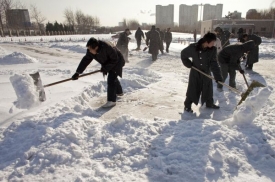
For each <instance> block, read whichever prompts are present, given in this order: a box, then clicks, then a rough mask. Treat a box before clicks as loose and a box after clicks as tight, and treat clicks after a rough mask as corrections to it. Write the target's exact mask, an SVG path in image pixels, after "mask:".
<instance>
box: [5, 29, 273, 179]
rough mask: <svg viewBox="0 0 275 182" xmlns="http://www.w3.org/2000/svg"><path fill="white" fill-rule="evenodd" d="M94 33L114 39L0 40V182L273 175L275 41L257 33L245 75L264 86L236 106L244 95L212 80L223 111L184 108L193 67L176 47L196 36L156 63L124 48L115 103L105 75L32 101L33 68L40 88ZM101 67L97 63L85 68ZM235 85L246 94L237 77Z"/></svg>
mask: <svg viewBox="0 0 275 182" xmlns="http://www.w3.org/2000/svg"><path fill="white" fill-rule="evenodd" d="M132 33H133V34H132V35H131V36H130V37H131V38H132V39H131V42H130V44H129V49H130V50H132V49H134V48H136V44H135V40H134V31H133V32H132ZM91 36H94V37H96V38H99V39H103V40H108V41H112V42H115V40H112V39H111V35H74V36H69V35H67V36H55V37H27V38H25V37H13V38H8V37H7V38H0V42H1V44H0V65H1V67H0V115H1V117H0V127H1V128H0V181H77V182H80V181H110V182H113V181H127V182H128V181H150V182H155V181H158V182H162V181H173V182H174V181H175V182H189V181H190V182H193V181H199V182H200V181H242V182H244V181H250V182H252V181H254V182H259V181H261V182H262V181H264V182H266V181H275V114H274V111H275V106H274V101H275V94H274V91H273V88H274V87H275V80H274V70H273V69H274V67H275V62H274V59H275V46H274V43H275V40H273V39H265V38H263V43H262V44H261V46H260V62H259V63H257V64H255V66H254V71H249V72H248V71H247V72H246V73H245V75H246V78H247V80H248V82H249V83H251V82H252V80H256V81H258V82H261V83H262V84H264V85H266V87H263V88H255V89H254V90H253V92H252V93H251V95H250V96H249V97H248V98H247V99H246V101H245V102H243V103H242V104H241V105H240V106H238V107H236V106H237V104H238V102H239V100H240V98H241V96H240V94H238V93H235V92H232V91H230V90H229V89H227V88H224V92H222V93H221V92H217V91H216V89H215V88H216V85H215V83H214V100H215V101H216V103H217V104H219V105H220V107H221V108H220V109H219V110H211V109H207V108H205V106H201V105H200V104H199V105H198V106H195V105H193V109H194V110H195V114H190V113H184V112H183V107H184V105H183V102H184V99H185V93H186V88H187V84H188V76H189V69H187V68H186V67H184V66H183V64H182V62H181V59H180V51H181V50H182V49H183V48H185V47H186V46H187V45H188V43H189V42H190V41H192V36H193V35H192V34H181V33H173V42H172V44H171V47H170V53H169V54H164V55H159V57H158V60H157V61H156V62H152V61H151V55H150V54H148V52H147V51H146V52H143V51H130V57H129V60H130V62H129V63H127V64H126V66H125V67H124V72H123V78H122V79H120V80H121V84H122V87H123V90H124V93H125V95H124V96H123V97H120V98H118V100H117V105H116V106H115V107H113V108H111V109H102V108H101V106H102V105H103V104H104V103H105V102H106V78H105V80H104V78H103V76H102V74H101V73H96V74H93V75H90V76H87V77H83V78H80V79H79V80H77V81H69V82H65V83H61V84H58V85H54V86H51V87H47V88H45V92H46V97H47V100H46V101H45V102H42V103H40V102H38V100H37V98H36V97H37V95H35V94H37V93H36V91H35V90H34V89H35V87H33V86H32V83H31V79H30V77H29V74H31V73H35V72H37V71H39V73H40V75H41V79H42V82H43V84H44V85H45V84H49V83H52V82H56V81H60V80H63V79H66V78H70V77H71V76H72V74H73V73H74V72H75V70H76V68H77V66H78V64H79V61H80V60H81V58H82V57H83V55H84V53H85V52H86V49H85V44H86V41H87V40H88V39H89V38H90V37H91ZM179 38H180V41H179ZM231 43H235V40H233V39H232V40H231ZM144 46H145V43H144V42H142V48H143V47H144ZM242 66H244V65H242ZM99 68H100V65H99V64H98V63H96V62H95V61H93V62H92V63H91V64H90V65H89V67H88V68H87V69H86V72H91V71H95V70H98V69H99ZM236 82H237V89H239V90H240V91H241V92H245V91H246V89H247V86H246V84H245V82H244V79H243V77H242V75H240V74H239V73H237V78H236ZM226 83H228V82H226ZM25 92H26V93H31V94H29V95H27V96H26V95H22V94H23V93H25Z"/></svg>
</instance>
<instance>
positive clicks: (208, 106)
mask: <svg viewBox="0 0 275 182" xmlns="http://www.w3.org/2000/svg"><path fill="white" fill-rule="evenodd" d="M206 107H207V108H210V109H220V106H217V105H215V104H212V105H207V104H206Z"/></svg>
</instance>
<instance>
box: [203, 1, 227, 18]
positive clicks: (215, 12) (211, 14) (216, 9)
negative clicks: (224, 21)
mask: <svg viewBox="0 0 275 182" xmlns="http://www.w3.org/2000/svg"><path fill="white" fill-rule="evenodd" d="M222 8H223V5H222V4H217V5H210V4H204V5H203V20H215V19H221V18H222Z"/></svg>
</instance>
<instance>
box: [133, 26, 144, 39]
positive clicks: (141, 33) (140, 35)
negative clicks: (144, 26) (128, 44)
mask: <svg viewBox="0 0 275 182" xmlns="http://www.w3.org/2000/svg"><path fill="white" fill-rule="evenodd" d="M135 38H136V40H141V39H142V38H144V33H143V31H142V30H141V29H140V28H138V29H137V31H136V33H135Z"/></svg>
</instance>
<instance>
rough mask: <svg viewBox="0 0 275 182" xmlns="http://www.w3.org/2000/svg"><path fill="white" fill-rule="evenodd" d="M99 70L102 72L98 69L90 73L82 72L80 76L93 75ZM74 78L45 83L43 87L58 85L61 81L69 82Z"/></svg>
mask: <svg viewBox="0 0 275 182" xmlns="http://www.w3.org/2000/svg"><path fill="white" fill-rule="evenodd" d="M98 72H101V71H100V70H97V71H93V72H90V73H85V74H82V75H80V76H79V78H80V77H84V76H88V75H91V74H94V73H98ZM70 80H72V78H68V79H65V80H61V81H58V82H54V83H50V84H47V85H44V86H43V87H44V88H45V87H50V86H52V85H56V84H59V83H63V82H67V81H70Z"/></svg>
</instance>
